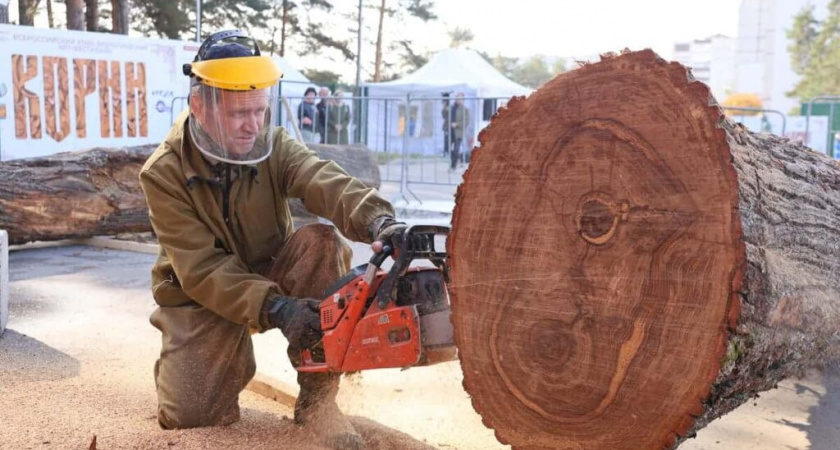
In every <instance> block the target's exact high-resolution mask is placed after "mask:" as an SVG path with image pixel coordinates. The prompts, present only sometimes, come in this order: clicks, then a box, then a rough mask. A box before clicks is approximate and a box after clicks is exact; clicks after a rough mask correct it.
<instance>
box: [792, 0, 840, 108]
mask: <svg viewBox="0 0 840 450" xmlns="http://www.w3.org/2000/svg"><path fill="white" fill-rule="evenodd" d="M787 37H788V39H790V44H789V46H788V52H789V53H790V57H791V67H792V68H793V71H794V72H795V73H797V74H798V75H799V76H800V77H801V78H800V80H799V83H797V85H796V86H795V87H794V89H793V91H791V92H789V93H788V95H790V96H792V97H796V98H799V99H800V100H801V101H807V100H808V99H810V98H813V97H816V96H818V95H823V94H840V0H831V2H830V3H829V5H828V16H827V17H826V19H825V20H824V21H817V20H816V19H815V18H814V8H813V6H809V7H805V8H803V9H802V10H801V11H800V12H799V13H798V14H797V15H796V17H795V18H794V22H793V27H792V28H791V29H790V30H788V31H787Z"/></svg>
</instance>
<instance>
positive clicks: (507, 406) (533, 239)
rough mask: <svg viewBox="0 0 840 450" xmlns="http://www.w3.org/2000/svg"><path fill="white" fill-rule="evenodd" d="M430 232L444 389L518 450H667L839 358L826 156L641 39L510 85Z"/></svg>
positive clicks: (837, 241)
mask: <svg viewBox="0 0 840 450" xmlns="http://www.w3.org/2000/svg"><path fill="white" fill-rule="evenodd" d="M479 139H480V141H481V146H480V147H479V148H477V149H476V150H475V151H474V152H473V157H472V159H471V162H470V168H469V170H468V171H467V173H466V174H465V177H464V183H463V185H462V186H461V187H460V188H459V190H458V194H457V197H456V207H455V212H454V215H453V233H452V235H451V237H450V239H449V243H448V246H449V252H450V261H451V266H452V283H451V289H452V309H453V311H452V321H453V324H454V327H455V331H456V342H457V344H458V346H459V354H460V359H461V365H462V368H463V371H464V387H465V388H466V390H467V392H469V394H470V395H471V396H472V399H473V405H474V406H475V408H476V410H477V411H478V412H479V413H480V414H481V415H482V417H483V420H484V423H485V424H486V425H487V426H489V427H492V428H494V429H495V430H496V435H497V437H498V438H499V439H500V440H501V441H502V442H505V443H509V444H512V445H513V446H514V448H517V449H548V448H562V449H581V450H587V449H590V450H595V449H607V448H608V449H615V450H625V449H626V450H638V449H670V448H674V447H676V446H677V445H679V444H680V443H681V442H682V441H683V439H684V438H685V437H690V436H693V434H694V433H695V432H696V431H697V430H699V429H701V428H702V427H704V426H706V425H707V424H708V423H709V421H711V420H713V419H715V418H717V417H720V416H721V415H723V414H726V413H727V412H729V411H731V410H732V409H734V408H735V407H737V406H738V405H740V404H742V403H744V402H746V401H747V400H749V399H750V398H752V397H753V396H755V395H756V394H757V393H758V392H760V391H763V390H767V389H771V388H773V387H775V385H776V383H778V382H779V381H780V380H782V379H784V378H786V377H789V376H791V375H795V374H799V373H801V372H802V371H803V370H804V369H805V368H808V367H811V366H819V365H821V364H824V363H825V362H826V361H830V360H833V359H836V358H837V357H838V356H840V276H838V274H840V166H838V164H837V163H836V162H835V161H832V160H830V159H829V158H828V157H826V156H825V155H822V154H818V153H816V152H813V151H811V150H809V149H807V148H805V147H803V146H802V145H800V144H798V143H792V142H789V141H787V140H785V139H782V138H778V137H776V136H772V135H769V134H761V135H758V134H753V133H751V132H749V131H747V130H746V129H744V128H743V127H742V126H740V125H736V124H734V123H733V122H731V121H729V119H726V118H725V117H724V115H723V113H722V111H721V109H720V107H719V106H718V105H717V103H716V102H715V100H714V98H712V96H711V94H710V92H709V89H708V87H707V86H705V85H704V84H702V83H700V82H698V81H694V80H693V78H692V77H691V75H690V72H688V71H687V70H686V68H685V67H683V66H681V65H679V64H677V63H666V62H665V61H664V60H662V59H660V58H659V57H658V56H656V55H655V54H654V53H653V52H651V51H649V50H647V51H642V52H637V53H627V54H624V55H621V56H614V55H610V56H605V57H603V58H602V61H601V62H599V63H596V64H589V65H586V66H583V67H582V68H580V69H577V70H574V71H571V72H567V73H565V74H562V75H560V76H558V77H557V78H555V79H554V80H552V81H550V82H548V83H547V84H546V85H544V86H543V87H542V88H541V89H539V90H538V91H537V92H535V93H533V94H532V95H531V96H530V97H529V98H527V99H521V98H520V99H515V100H512V101H511V102H510V103H509V104H508V107H507V108H506V109H505V110H503V111H501V112H500V113H499V114H497V116H496V117H494V118H493V120H492V121H491V123H490V126H489V127H488V128H487V129H485V130H484V131H483V132H482V133H481V135H480V137H479Z"/></svg>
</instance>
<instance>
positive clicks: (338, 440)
mask: <svg viewBox="0 0 840 450" xmlns="http://www.w3.org/2000/svg"><path fill="white" fill-rule="evenodd" d="M340 378H341V375H340V374H337V373H329V372H322V373H304V372H299V373H298V384H299V385H300V394H299V395H298V398H297V403H295V422H296V423H297V424H299V425H302V426H305V427H307V428H309V429H310V430H312V431H314V432H315V433H317V434H318V435H320V436H322V437H323V439H324V440H325V441H326V443H327V445H329V446H331V447H332V448H334V449H336V450H361V448H362V437H361V436H360V435H359V433H358V432H356V429H355V428H353V424H351V423H350V421H349V420H348V419H347V417H346V416H345V415H344V414H343V413H342V412H341V410H339V409H338V405H337V404H336V403H335V397H336V395H338V383H339V380H340Z"/></svg>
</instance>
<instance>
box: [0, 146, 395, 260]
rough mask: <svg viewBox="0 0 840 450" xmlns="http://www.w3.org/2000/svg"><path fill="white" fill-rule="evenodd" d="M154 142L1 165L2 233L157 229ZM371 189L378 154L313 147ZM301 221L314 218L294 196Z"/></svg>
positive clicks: (22, 237)
mask: <svg viewBox="0 0 840 450" xmlns="http://www.w3.org/2000/svg"><path fill="white" fill-rule="evenodd" d="M155 148H156V146H154V145H146V146H139V147H128V148H124V149H103V148H98V149H93V150H88V151H82V152H74V153H62V154H58V155H53V156H49V157H44V158H32V159H22V160H13V161H6V162H0V230H3V229H4V230H6V231H8V233H9V243H10V244H13V245H14V244H23V243H26V242H31V241H38V240H40V241H48V240H58V239H67V238H83V237H91V236H99V235H113V234H119V233H139V232H147V231H151V225H150V224H149V217H148V208H147V206H146V201H145V197H144V196H143V192H142V191H141V189H140V184H139V181H138V174H139V173H140V169H141V168H142V167H143V163H145V161H146V159H147V158H148V157H149V155H151V153H152V151H154V149H155ZM310 148H312V150H314V151H315V152H316V153H317V154H318V155H319V156H320V157H321V158H323V159H331V160H334V161H336V162H337V163H338V164H339V165H340V166H341V167H343V168H344V170H346V171H347V172H348V173H349V174H350V175H352V176H354V177H356V178H358V179H359V180H361V181H362V182H364V183H365V184H367V185H368V186H374V187H379V182H380V179H379V168H378V167H377V165H376V161H375V160H374V158H373V154H372V152H371V151H370V150H369V149H367V148H365V147H363V146H359V145H352V146H335V145H310ZM290 206H291V209H292V215H293V216H295V218H296V220H298V221H301V222H307V221H312V220H315V219H316V217H315V216H314V215H312V214H311V213H309V212H308V211H306V208H304V206H303V204H302V203H300V201H298V200H292V201H290Z"/></svg>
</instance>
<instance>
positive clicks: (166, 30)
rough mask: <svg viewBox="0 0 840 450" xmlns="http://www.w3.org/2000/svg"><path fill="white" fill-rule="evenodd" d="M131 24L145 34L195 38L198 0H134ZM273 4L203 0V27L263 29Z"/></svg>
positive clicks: (263, 0)
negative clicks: (196, 1)
mask: <svg viewBox="0 0 840 450" xmlns="http://www.w3.org/2000/svg"><path fill="white" fill-rule="evenodd" d="M133 3H134V9H133V11H132V14H131V18H132V27H133V28H134V29H135V30H137V31H139V32H141V33H143V34H144V35H146V36H152V35H157V36H160V37H166V38H170V39H192V38H193V37H194V35H195V12H196V11H195V2H194V1H186V0H174V1H173V0H134V2H133ZM270 9H271V4H270V3H269V2H268V0H205V1H203V2H202V4H201V18H202V20H201V29H202V30H206V31H205V32H204V33H203V34H204V35H207V34H209V33H210V32H213V31H216V30H223V29H226V28H240V29H243V30H246V31H250V30H252V29H264V28H265V27H266V21H267V20H268V13H269V11H270Z"/></svg>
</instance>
